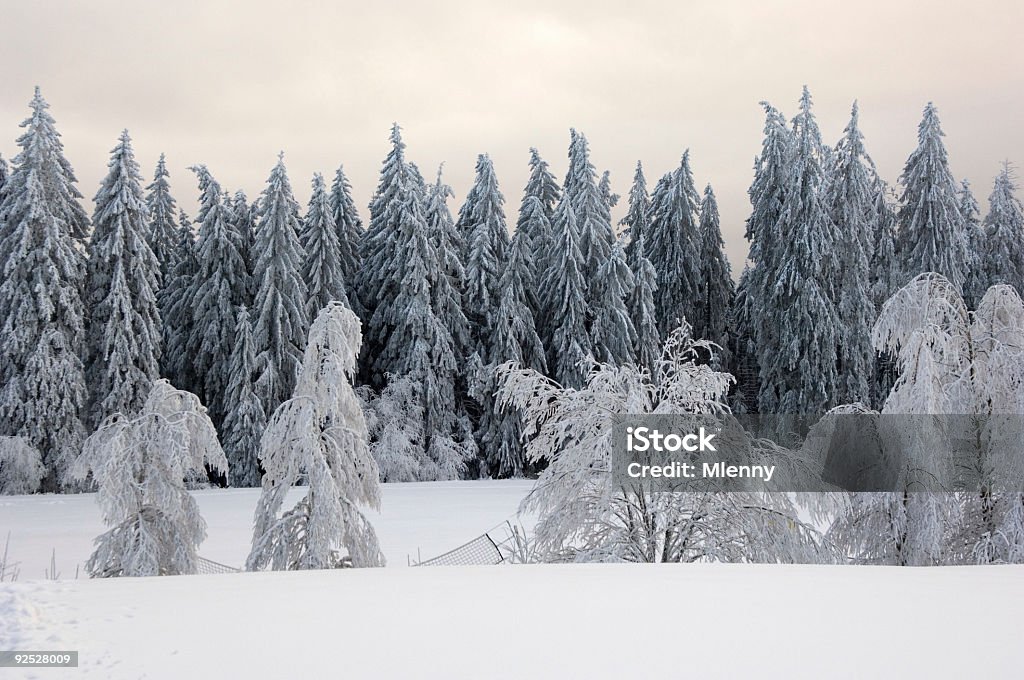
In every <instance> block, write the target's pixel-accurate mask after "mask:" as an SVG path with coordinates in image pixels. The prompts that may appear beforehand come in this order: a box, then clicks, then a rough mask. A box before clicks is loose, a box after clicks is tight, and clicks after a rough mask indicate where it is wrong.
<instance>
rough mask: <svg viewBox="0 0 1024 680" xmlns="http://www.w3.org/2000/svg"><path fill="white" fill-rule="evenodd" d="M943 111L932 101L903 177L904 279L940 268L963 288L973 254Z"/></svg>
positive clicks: (901, 243)
mask: <svg viewBox="0 0 1024 680" xmlns="http://www.w3.org/2000/svg"><path fill="white" fill-rule="evenodd" d="M944 136H945V135H944V134H943V132H942V128H941V127H940V125H939V114H938V111H937V110H936V108H935V106H934V105H933V104H932V103H931V102H928V105H927V106H926V107H925V109H924V116H923V118H922V120H921V124H920V125H919V126H918V128H917V148H916V149H915V150H914V151H913V153H911V154H910V157H909V158H907V163H906V165H905V166H904V168H903V174H902V175H900V183H901V184H902V185H903V195H902V196H901V198H900V202H901V205H900V210H899V220H900V232H899V246H898V247H899V252H900V255H901V256H902V259H903V270H904V271H903V279H904V281H907V280H909V279H911V278H913V277H914V276H917V275H918V274H921V273H923V272H936V273H938V274H942V275H943V276H945V277H946V278H947V279H949V280H950V281H951V282H952V283H953V285H954V286H955V287H956V288H957V290H961V291H962V290H963V286H964V281H965V280H966V275H967V270H968V268H969V267H970V261H969V260H970V258H969V250H968V242H967V233H966V230H965V228H964V220H963V216H962V215H961V214H960V205H959V203H960V201H959V198H958V196H957V193H958V192H957V184H956V181H955V180H954V179H953V174H952V173H951V172H950V171H949V159H948V157H947V154H946V146H945V144H943V142H942V138H943V137H944Z"/></svg>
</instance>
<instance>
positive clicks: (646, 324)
mask: <svg viewBox="0 0 1024 680" xmlns="http://www.w3.org/2000/svg"><path fill="white" fill-rule="evenodd" d="M630 246H631V248H629V249H628V250H627V253H626V263H627V264H628V265H629V269H630V271H632V272H633V282H634V286H633V292H632V293H631V294H630V296H629V298H628V300H627V308H628V310H629V316H630V318H631V319H632V320H633V328H634V330H635V331H636V343H635V344H634V345H633V359H634V360H635V362H636V364H637V366H640V367H641V368H646V369H647V370H653V369H654V366H655V363H656V362H657V360H658V358H659V357H660V356H661V333H660V332H659V331H658V317H657V315H656V312H655V306H654V291H656V290H657V289H658V275H657V273H656V272H655V271H654V267H653V266H652V265H651V261H650V260H648V259H647V256H646V255H645V254H644V251H645V249H646V244H645V243H644V234H643V232H642V231H640V232H638V234H637V239H636V240H635V241H630Z"/></svg>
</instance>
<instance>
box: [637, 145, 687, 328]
mask: <svg viewBox="0 0 1024 680" xmlns="http://www.w3.org/2000/svg"><path fill="white" fill-rule="evenodd" d="M699 202H700V197H699V196H698V195H697V190H696V189H695V188H694V185H693V174H692V172H691V171H690V152H689V151H687V152H686V153H684V154H683V158H682V161H681V162H680V165H679V167H678V168H676V169H675V170H674V171H673V172H672V173H671V176H670V177H668V179H667V180H664V181H662V182H659V183H658V185H657V186H656V187H655V190H654V193H653V195H652V199H651V221H650V226H649V227H648V229H647V233H646V234H645V236H646V244H647V259H649V260H650V261H651V265H653V266H654V271H655V272H656V273H657V275H658V289H657V291H655V294H654V301H655V305H656V307H655V309H656V313H657V315H658V328H659V329H660V330H661V334H662V336H663V337H665V336H667V335H668V334H669V333H671V332H672V331H673V330H674V329H676V328H678V327H679V325H680V324H681V323H682V322H683V320H684V318H685V317H686V315H687V313H689V312H690V310H691V309H692V307H693V304H694V302H695V301H696V300H697V297H698V288H697V286H698V285H699V281H700V262H699V261H698V259H697V258H698V257H699V250H698V248H696V247H695V246H696V245H697V244H698V243H700V235H699V231H698V219H699V218H698V212H697V211H698V207H697V206H698V203H699Z"/></svg>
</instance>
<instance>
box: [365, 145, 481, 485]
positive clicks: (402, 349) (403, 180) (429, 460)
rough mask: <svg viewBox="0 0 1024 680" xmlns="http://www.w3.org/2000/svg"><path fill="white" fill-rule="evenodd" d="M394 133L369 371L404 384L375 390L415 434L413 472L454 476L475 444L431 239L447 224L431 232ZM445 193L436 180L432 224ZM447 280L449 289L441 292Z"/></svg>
mask: <svg viewBox="0 0 1024 680" xmlns="http://www.w3.org/2000/svg"><path fill="white" fill-rule="evenodd" d="M392 139H393V142H394V143H395V145H396V147H398V148H399V154H396V156H395V158H396V160H397V164H396V165H395V166H391V167H389V164H388V163H385V172H386V173H389V175H390V176H389V177H387V178H386V179H385V178H383V177H382V185H383V186H386V187H389V189H388V190H387V191H388V195H389V196H390V206H388V207H384V206H379V208H378V209H380V210H382V211H383V212H382V213H376V214H378V215H382V218H383V219H382V221H381V222H380V231H379V232H376V235H377V237H378V238H379V239H380V240H381V242H384V243H387V248H386V250H384V251H382V252H381V254H380V256H379V260H378V261H379V262H380V263H381V265H380V269H378V270H377V271H376V272H375V275H376V276H377V277H379V281H377V282H374V283H373V284H372V285H373V286H374V287H375V288H376V289H377V290H380V291H381V295H380V296H379V297H377V298H376V310H375V312H374V313H373V315H372V316H371V317H370V318H369V321H368V323H367V334H368V335H372V336H374V337H376V338H379V342H380V348H379V351H378V353H377V354H376V356H375V357H374V364H373V366H372V367H371V371H370V378H371V380H373V382H374V383H375V384H387V382H390V383H391V384H392V385H394V384H396V383H399V382H401V383H403V384H404V385H405V386H406V388H407V389H403V390H393V391H392V392H393V393H394V394H392V392H388V390H386V389H385V390H384V393H382V395H381V396H382V397H384V396H385V393H386V394H387V395H388V396H394V397H395V398H396V399H399V398H400V399H401V400H402V401H403V402H405V403H407V405H408V408H403V409H401V411H402V412H403V417H404V418H405V422H404V423H392V426H393V427H395V428H399V429H402V430H403V431H407V432H411V433H414V434H411V435H410V436H409V437H408V438H407V444H408V450H406V451H403V452H402V455H403V457H406V458H411V459H414V460H415V461H417V463H416V465H415V466H411V467H415V468H416V470H417V472H416V475H417V478H419V479H455V478H458V477H459V476H460V475H461V474H462V473H463V472H464V471H465V467H466V461H467V460H468V459H469V458H470V457H471V456H472V455H473V453H475V446H474V445H473V442H472V429H471V428H470V427H469V424H468V423H467V422H466V421H465V420H464V419H463V418H462V417H461V413H460V409H459V404H458V401H457V393H456V387H457V384H456V383H457V376H458V374H459V370H460V365H459V364H460V361H461V358H460V357H457V355H456V351H457V350H456V340H455V339H454V338H453V336H452V331H451V329H452V328H456V327H457V326H458V325H460V323H461V320H460V319H459V318H458V314H457V307H456V305H455V301H456V299H457V297H456V296H455V295H454V292H453V291H452V290H451V282H452V279H451V278H449V276H448V272H446V271H445V266H443V265H442V263H441V261H440V259H439V251H438V249H437V247H435V240H434V238H432V237H435V238H436V236H437V235H438V234H439V233H442V234H443V233H444V231H445V229H443V228H438V231H434V230H432V229H431V228H430V226H429V225H428V223H427V220H426V217H425V216H424V212H423V209H424V204H425V203H426V202H427V201H426V197H425V196H424V195H423V191H422V186H421V184H420V179H419V178H417V177H416V173H415V171H414V170H413V168H412V166H411V165H410V164H408V163H406V162H405V161H404V154H401V152H400V146H399V145H400V144H401V139H400V138H396V136H393V138H392ZM391 173H393V174H391ZM435 186H436V185H435ZM446 196H447V190H446V188H445V187H444V185H443V184H442V185H441V187H439V188H438V189H437V190H436V191H435V193H434V200H433V201H432V203H433V204H434V211H433V212H434V215H435V227H436V226H437V220H438V219H440V220H441V221H443V219H444V215H443V213H444V212H445V211H443V210H440V208H439V206H438V201H439V202H442V203H443V202H444V198H445V197H446ZM371 224H373V223H372V222H371ZM371 229H372V227H371ZM449 264H451V261H450V260H449ZM446 281H447V282H448V286H445V282H446ZM446 287H447V288H448V289H449V291H451V292H448V293H446V294H445V293H443V291H444V289H445V288H446ZM439 293H440V294H439ZM378 406H379V409H378V410H379V411H381V412H385V411H390V410H392V409H391V408H390V405H388V404H378ZM376 439H377V441H376V442H375V446H374V451H375V455H378V459H380V443H381V439H380V437H376ZM387 454H388V455H389V456H390V455H394V452H391V451H389V452H387ZM405 467H410V466H405Z"/></svg>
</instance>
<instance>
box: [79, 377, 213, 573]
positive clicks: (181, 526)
mask: <svg viewBox="0 0 1024 680" xmlns="http://www.w3.org/2000/svg"><path fill="white" fill-rule="evenodd" d="M206 466H209V467H210V468H215V469H217V470H220V471H222V472H225V473H226V472H227V469H228V464H227V460H225V458H224V452H223V451H222V450H221V448H220V444H219V443H218V442H217V431H216V430H215V429H214V427H213V423H212V422H210V418H209V417H208V416H207V415H206V409H205V408H204V407H203V406H202V404H200V402H199V398H198V397H197V396H195V395H194V394H192V393H190V392H184V391H182V390H177V389H175V388H174V387H172V386H171V384H170V383H169V382H167V381H166V380H158V381H156V382H155V383H153V387H152V389H151V390H150V392H149V396H148V397H147V398H146V402H145V404H143V407H142V410H141V411H140V412H139V413H138V415H132V416H125V415H122V414H120V413H115V414H113V415H111V416H110V417H108V418H106V419H105V420H104V421H103V423H102V424H101V425H100V427H99V429H97V430H96V432H95V433H93V435H92V436H91V437H89V439H87V440H86V442H85V446H84V448H83V450H82V455H81V456H80V457H79V458H78V460H77V461H75V464H74V465H73V466H72V469H71V473H72V474H73V475H74V476H75V477H76V478H78V479H80V480H85V479H86V477H88V476H89V475H90V474H91V475H92V479H93V480H94V481H95V483H96V485H97V486H98V488H99V494H98V497H97V498H98V501H99V504H100V511H101V514H102V517H103V522H104V524H106V525H107V526H110V527H112V528H111V529H110V530H109V531H107V532H106V533H104V534H101V535H100V536H99V537H98V538H97V539H96V550H95V551H94V552H93V554H92V556H91V557H89V560H88V562H86V565H85V566H86V569H87V570H88V572H89V573H90V574H91V575H92V576H99V577H107V576H158V575H161V576H162V575H167V574H190V573H194V572H195V561H196V550H197V549H198V547H199V544H200V543H202V542H203V539H205V538H206V523H205V522H204V521H203V518H202V517H201V516H200V515H199V507H198V506H197V505H196V501H195V499H194V498H193V497H192V496H191V495H190V494H189V493H188V490H187V488H186V479H188V478H192V477H194V476H195V475H197V474H200V473H202V472H203V471H204V468H205V467H206Z"/></svg>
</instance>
